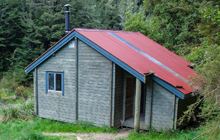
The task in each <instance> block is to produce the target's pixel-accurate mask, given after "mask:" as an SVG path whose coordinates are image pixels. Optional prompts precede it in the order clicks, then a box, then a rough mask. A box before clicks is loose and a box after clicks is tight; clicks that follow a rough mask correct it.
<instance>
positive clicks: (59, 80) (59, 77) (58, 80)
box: [56, 74, 62, 91]
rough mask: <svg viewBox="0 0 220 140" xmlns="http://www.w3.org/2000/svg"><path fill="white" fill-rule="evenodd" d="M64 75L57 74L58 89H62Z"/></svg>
mask: <svg viewBox="0 0 220 140" xmlns="http://www.w3.org/2000/svg"><path fill="white" fill-rule="evenodd" d="M61 77H62V75H61V74H56V90H57V91H61V82H62V79H61Z"/></svg>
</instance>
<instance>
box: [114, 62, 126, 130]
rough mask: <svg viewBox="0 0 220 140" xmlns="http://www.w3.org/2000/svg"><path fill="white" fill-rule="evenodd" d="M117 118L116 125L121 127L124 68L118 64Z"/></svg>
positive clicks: (116, 83) (116, 87)
mask: <svg viewBox="0 0 220 140" xmlns="http://www.w3.org/2000/svg"><path fill="white" fill-rule="evenodd" d="M115 75H116V79H115V115H114V117H115V119H114V126H115V127H119V126H120V125H121V121H122V119H123V80H124V76H123V69H121V68H120V67H119V66H117V65H116V70H115Z"/></svg>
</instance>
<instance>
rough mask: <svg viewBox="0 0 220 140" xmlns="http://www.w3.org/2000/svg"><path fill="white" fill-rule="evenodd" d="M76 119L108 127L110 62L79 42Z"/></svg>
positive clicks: (110, 82) (109, 115) (110, 80)
mask: <svg viewBox="0 0 220 140" xmlns="http://www.w3.org/2000/svg"><path fill="white" fill-rule="evenodd" d="M78 51H79V56H78V58H79V59H78V63H79V67H78V68H79V73H78V75H79V79H78V92H79V93H78V107H79V108H78V119H79V121H86V122H93V123H95V124H96V125H108V126H109V125H110V123H111V122H110V121H111V93H112V91H111V89H112V62H111V61H109V60H108V59H106V58H105V57H104V56H102V55H101V54H99V53H98V52H97V51H95V50H94V49H92V48H91V47H89V46H87V45H86V44H84V43H83V42H81V41H79V50H78Z"/></svg>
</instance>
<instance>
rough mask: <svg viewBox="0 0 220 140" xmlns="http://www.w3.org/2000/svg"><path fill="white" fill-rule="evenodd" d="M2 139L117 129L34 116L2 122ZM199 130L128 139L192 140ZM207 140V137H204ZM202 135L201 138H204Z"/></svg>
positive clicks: (64, 139) (151, 133) (36, 139)
mask: <svg viewBox="0 0 220 140" xmlns="http://www.w3.org/2000/svg"><path fill="white" fill-rule="evenodd" d="M0 128H1V129H0V139H1V140H8V139H9V140H11V139H12V140H26V139H27V140H29V139H31V140H67V139H73V140H75V139H76V138H75V136H72V137H46V136H43V135H42V132H73V133H89V132H106V133H107V132H108V133H115V132H117V129H113V128H108V127H96V126H93V125H91V124H86V123H78V124H71V123H63V122H59V121H52V120H48V119H41V118H34V119H33V120H29V121H19V120H14V121H9V122H7V123H0ZM198 132H199V130H191V131H190V130H188V131H175V132H161V133H159V132H154V131H149V132H142V133H135V132H131V133H130V134H129V137H128V140H191V139H193V138H195V137H196V136H197V135H198ZM203 139H204V140H205V139H206V138H204V137H203ZM203 139H201V137H200V138H199V140H203Z"/></svg>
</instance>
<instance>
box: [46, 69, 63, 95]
mask: <svg viewBox="0 0 220 140" xmlns="http://www.w3.org/2000/svg"><path fill="white" fill-rule="evenodd" d="M46 75H47V78H46V93H48V91H52V92H53V91H54V92H62V94H63V81H64V80H63V73H62V72H47V73H46Z"/></svg>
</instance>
